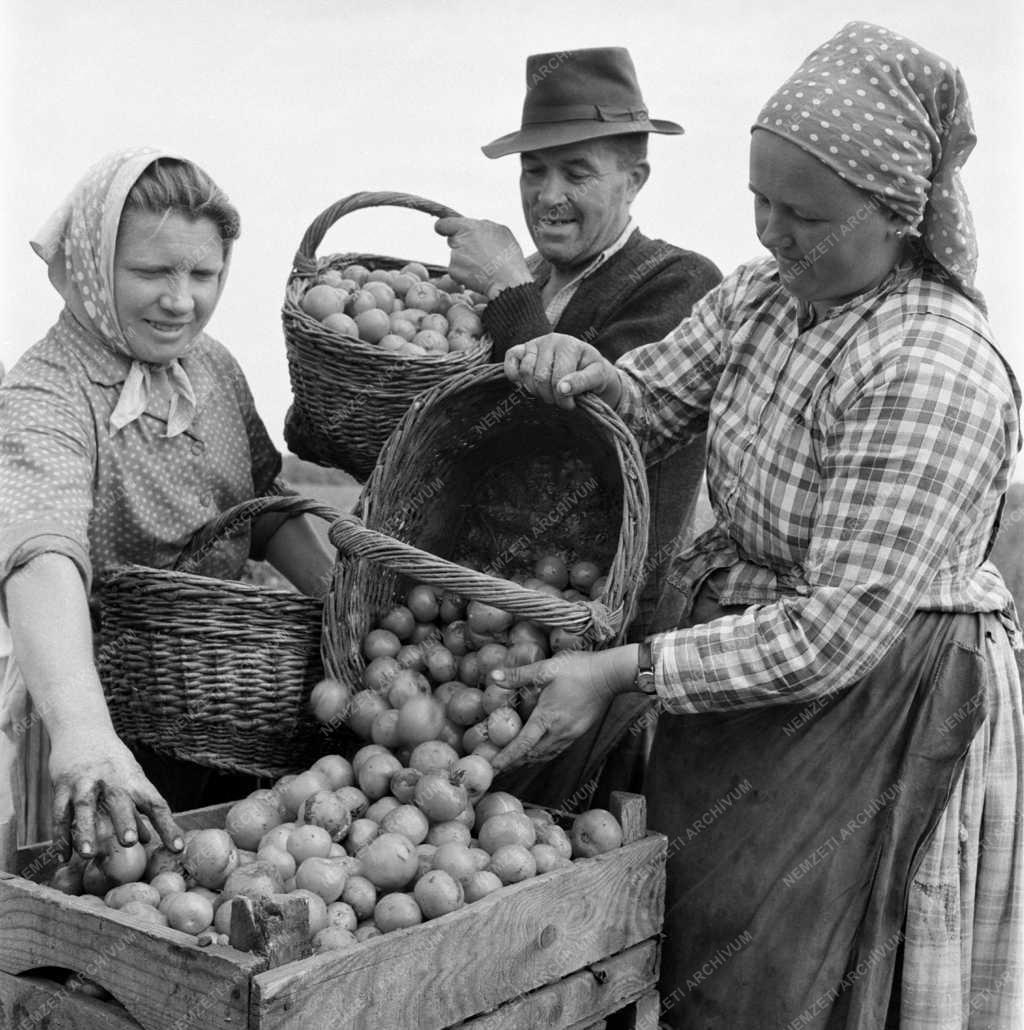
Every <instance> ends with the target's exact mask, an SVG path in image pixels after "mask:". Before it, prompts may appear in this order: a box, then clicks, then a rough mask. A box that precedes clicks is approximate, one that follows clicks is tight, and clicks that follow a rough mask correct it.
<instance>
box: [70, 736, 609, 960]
mask: <svg viewBox="0 0 1024 1030" xmlns="http://www.w3.org/2000/svg"><path fill="white" fill-rule="evenodd" d="M492 778H493V771H492V770H491V767H490V763H489V762H488V761H487V759H486V758H484V757H482V756H480V755H462V756H460V755H459V754H457V753H456V752H455V750H454V749H453V748H452V747H451V746H450V745H449V744H446V743H445V742H443V741H439V740H430V741H424V742H422V743H420V744H418V745H416V746H415V747H414V748H413V749H412V750H411V752H410V753H409V755H408V756H407V760H406V761H405V762H403V761H401V760H400V759H399V758H398V757H397V756H396V755H395V754H394V753H393V752H392V751H391V750H389V749H388V748H386V747H384V746H382V745H380V744H367V745H365V746H364V747H362V748H361V749H360V750H359V751H357V752H356V754H355V755H354V756H353V758H352V760H351V761H349V760H347V759H346V758H344V757H342V756H341V755H327V756H325V757H323V758H320V759H318V761H317V762H316V763H314V765H313V766H311V767H310V768H309V769H307V770H305V771H304V772H301V773H298V774H293V775H288V776H283V777H281V779H279V780H278V781H277V782H276V783H275V784H274V786H273V787H270V788H265V789H260V790H256V791H254V792H253V793H251V794H250V795H249V796H248V797H246V798H244V799H242V800H240V801H238V802H236V803H235V804H234V805H233V806H232V807H231V808H230V809H229V810H228V812H227V815H226V818H225V823H224V827H223V828H210V829H201V830H192V831H189V832H188V833H187V834H186V837H185V849H184V851H183V852H182V853H180V854H176V853H174V852H171V851H169V850H168V849H167V848H165V847H163V846H162V845H159V844H158V843H151V844H149V845H143V844H134V845H132V846H130V847H127V848H126V847H123V846H122V845H120V844H118V843H117V842H116V840H115V839H114V838H113V837H112V836H108V837H107V838H106V840H105V841H102V842H101V844H100V846H99V849H98V855H97V857H96V858H95V859H91V860H90V861H89V862H88V864H84V865H83V863H82V862H81V860H78V859H75V860H73V861H72V862H71V863H69V864H68V865H66V866H63V867H61V869H60V870H59V871H58V874H57V875H56V877H55V878H54V880H53V886H57V887H58V888H59V889H61V890H64V891H66V892H68V893H73V894H79V893H83V892H84V895H85V898H84V899H83V900H87V901H88V903H89V904H93V905H96V906H97V907H99V908H103V907H110V908H117V909H119V910H120V911H121V912H122V913H123V914H125V915H129V916H132V917H133V918H135V919H137V920H140V921H142V922H149V923H153V924H157V925H162V926H170V927H172V928H173V929H176V930H180V931H183V932H186V933H190V934H194V935H197V936H198V937H199V938H200V940H202V941H204V942H216V943H221V944H227V943H228V940H229V934H230V929H231V918H232V905H233V904H234V902H235V900H236V899H238V898H240V897H248V898H251V899H256V898H259V897H275V896H278V897H280V896H282V895H291V896H300V897H303V898H305V899H306V903H307V908H308V912H309V932H310V935H311V939H312V946H313V950H314V951H326V950H334V949H338V948H345V947H351V946H353V945H356V944H358V943H359V942H360V941H363V940H366V939H368V938H370V937H374V936H377V935H379V934H383V933H388V932H390V931H392V930H398V929H402V928H404V927H409V926H414V925H416V924H418V923H421V922H423V921H424V920H427V919H433V918H436V917H438V916H441V915H445V914H446V913H448V912H453V911H455V910H456V909H458V908H461V907H462V906H463V905H467V904H471V903H473V902H475V901H477V900H479V899H480V898H483V897H486V896H487V895H488V894H490V893H492V892H493V891H496V890H498V889H500V888H501V887H503V886H505V885H506V884H513V883H518V882H520V881H522V880H525V879H528V878H530V877H533V876H537V875H541V874H543V873H546V872H549V871H551V870H554V869H558V868H561V867H563V866H567V865H569V864H570V862H571V861H572V860H573V859H576V858H587V857H592V856H594V855H598V854H601V853H602V852H605V851H609V850H611V849H613V848H617V847H619V846H620V845H621V843H622V830H621V827H620V826H619V824H618V822H617V821H616V819H615V818H614V816H612V814H611V813H609V812H607V811H605V810H603V809H592V810H590V811H587V812H584V813H581V814H579V815H577V816H576V817H575V819H574V820H573V821H572V823H571V826H570V827H569V829H568V830H566V829H563V827H562V826H561V825H559V824H558V823H557V822H556V821H555V819H554V817H553V815H552V814H551V813H550V812H548V811H547V810H544V809H539V808H527V807H525V806H524V805H523V803H522V802H521V801H520V800H518V799H517V798H515V797H514V796H512V795H511V794H508V793H506V792H502V791H490V790H489V788H490V785H491V781H492Z"/></svg>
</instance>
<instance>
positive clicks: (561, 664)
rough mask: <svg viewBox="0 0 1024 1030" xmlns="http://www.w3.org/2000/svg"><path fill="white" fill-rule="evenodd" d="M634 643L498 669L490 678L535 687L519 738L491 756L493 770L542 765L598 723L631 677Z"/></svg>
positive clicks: (629, 684) (519, 686)
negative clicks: (534, 697)
mask: <svg viewBox="0 0 1024 1030" xmlns="http://www.w3.org/2000/svg"><path fill="white" fill-rule="evenodd" d="M636 668H637V647H636V645H635V644H631V645H626V646H625V647H615V648H610V649H609V650H607V651H596V652H595V651H563V652H562V653H561V654H557V655H555V657H554V658H548V659H547V660H546V661H543V662H535V663H534V664H533V665H522V666H519V667H518V668H509V669H499V670H496V671H494V672H492V673H491V674H490V679H491V680H493V681H494V682H496V683H500V684H501V685H502V686H504V687H514V688H516V689H517V690H520V691H522V690H524V688H525V689H527V690H529V689H535V688H538V687H539V688H540V696H539V698H538V700H537V706H536V707H535V708H534V710H533V712H532V713H531V714H530V718H529V719H528V720H527V722H526V725H525V726H523V728H522V729H521V730H520V731H519V734H518V736H517V737H516V738H515V740H513V741H512V742H511V743H510V744H508V745H506V746H505V747H504V748H503V749H502V750H501V751H499V752H498V754H496V755H495V756H494V758H493V760H492V762H491V764H492V765H493V766H494V770H495V772H500V771H501V770H502V769H505V768H508V767H509V766H512V765H519V764H522V763H527V764H533V763H536V762H547V761H550V760H551V759H552V758H554V757H556V756H557V755H559V754H561V753H562V752H563V751H564V750H565V749H566V748H567V747H568V746H569V745H570V744H571V743H572V742H573V741H574V740H576V739H578V738H579V737H582V736H583V734H584V733H586V732H587V730H589V729H591V727H593V726H595V725H597V723H598V722H599V721H600V720H601V718H602V716H603V715H604V713H605V711H606V710H607V708H608V706H609V705H610V704H611V702H612V698H614V697H615V695H616V694H620V693H622V692H624V691H626V690H629V689H630V688H631V687H632V685H633V682H634V680H635V678H636Z"/></svg>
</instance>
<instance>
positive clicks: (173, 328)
mask: <svg viewBox="0 0 1024 1030" xmlns="http://www.w3.org/2000/svg"><path fill="white" fill-rule="evenodd" d="M145 321H146V325H148V326H149V327H150V328H151V329H155V330H156V331H157V332H158V333H168V334H170V333H176V332H178V330H180V329H184V328H185V326H187V325H188V324H189V323H188V322H154V321H153V319H151V318H147V319H146V320H145Z"/></svg>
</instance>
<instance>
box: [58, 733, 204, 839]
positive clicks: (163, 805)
mask: <svg viewBox="0 0 1024 1030" xmlns="http://www.w3.org/2000/svg"><path fill="white" fill-rule="evenodd" d="M69 738H70V739H69ZM50 778H51V779H52V780H53V840H54V842H55V843H57V842H60V844H61V850H62V852H63V854H64V857H65V859H66V858H68V857H69V856H70V853H71V849H72V846H73V847H74V850H75V851H77V852H78V853H79V854H80V855H82V856H83V857H84V858H88V857H89V856H90V855H94V854H95V853H96V847H97V839H98V837H99V836H100V834H99V829H98V824H102V823H103V822H105V821H106V820H105V819H104V816H106V817H107V818H108V819H109V821H110V823H111V824H112V825H113V828H114V834H115V836H116V837H117V839H118V840H119V841H120V842H121V843H122V844H124V845H131V844H134V843H135V842H136V841H141V842H142V843H143V844H145V843H147V841H148V840H149V838H150V834H149V831H148V829H147V827H146V825H145V822H144V820H143V819H142V818H141V815H146V816H147V817H148V818H149V820H150V822H151V823H152V824H153V827H154V828H155V829H156V831H157V833H158V834H159V835H160V839H161V840H162V841H163V843H164V844H165V845H166V846H167V847H168V848H170V849H171V850H172V851H180V850H181V849H182V847H183V846H184V843H183V838H182V833H181V830H180V829H179V828H178V826H177V824H176V823H175V822H174V818H173V816H172V815H171V810H170V808H169V807H168V806H167V802H166V801H164V799H163V798H162V797H161V796H160V794H159V793H158V792H157V790H156V788H155V787H154V786H153V785H152V784H151V783H150V782H149V780H148V779H147V778H146V775H145V773H143V771H142V769H141V767H140V766H139V763H138V762H136V761H135V758H134V757H133V756H132V753H131V752H130V751H129V750H128V748H127V747H125V745H124V744H123V743H122V742H121V740H120V739H119V738H118V737H117V736H116V735H115V734H112V733H95V732H94V733H90V734H88V735H85V734H81V735H80V734H74V735H73V736H72V735H70V734H69V735H68V736H64V737H62V736H59V735H58V736H56V737H53V738H51V741H50Z"/></svg>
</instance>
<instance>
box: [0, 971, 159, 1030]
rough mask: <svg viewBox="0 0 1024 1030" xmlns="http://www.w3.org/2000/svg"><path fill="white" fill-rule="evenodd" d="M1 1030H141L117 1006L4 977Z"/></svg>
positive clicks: (47, 984)
mask: <svg viewBox="0 0 1024 1030" xmlns="http://www.w3.org/2000/svg"><path fill="white" fill-rule="evenodd" d="M0 1027H4V1028H5V1030H139V1024H138V1023H136V1022H135V1020H134V1019H132V1018H131V1017H130V1016H128V1014H127V1013H126V1012H125V1011H124V1010H123V1009H121V1008H119V1007H118V1006H116V1005H111V1004H110V1003H109V1002H105V1001H97V1000H96V999H95V998H89V997H86V996H85V995H84V994H79V993H76V992H73V991H69V990H68V989H67V988H65V987H61V986H60V985H59V984H56V983H54V982H53V981H51V980H42V979H39V978H36V977H19V976H11V974H10V973H0Z"/></svg>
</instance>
